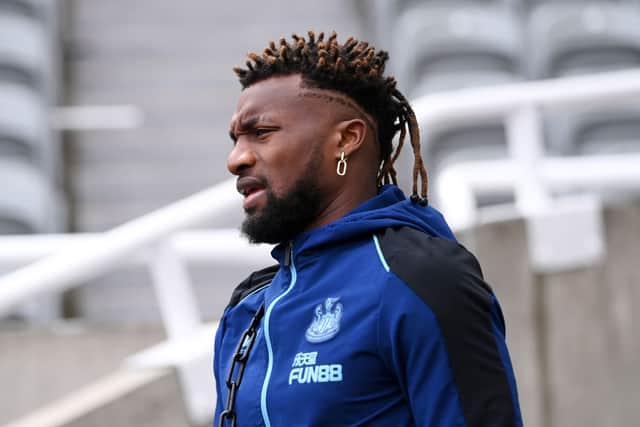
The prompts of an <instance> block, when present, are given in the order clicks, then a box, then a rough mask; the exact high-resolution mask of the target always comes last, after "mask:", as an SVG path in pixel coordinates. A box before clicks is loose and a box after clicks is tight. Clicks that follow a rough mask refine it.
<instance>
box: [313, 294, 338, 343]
mask: <svg viewBox="0 0 640 427" xmlns="http://www.w3.org/2000/svg"><path fill="white" fill-rule="evenodd" d="M339 300H340V298H327V299H326V300H325V302H324V304H318V305H317V306H316V309H315V314H314V318H313V321H312V322H311V325H309V327H308V328H307V332H306V333H305V337H306V338H307V341H309V342H310V343H314V344H315V343H321V342H324V341H328V340H330V339H331V338H333V337H335V336H336V335H337V334H338V332H339V331H340V318H341V317H342V304H340V303H339V302H338V301H339Z"/></svg>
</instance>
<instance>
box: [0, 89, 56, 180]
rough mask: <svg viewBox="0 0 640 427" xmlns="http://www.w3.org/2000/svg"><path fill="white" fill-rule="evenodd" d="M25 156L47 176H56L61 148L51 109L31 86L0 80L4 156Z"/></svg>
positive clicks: (0, 152)
mask: <svg viewBox="0 0 640 427" xmlns="http://www.w3.org/2000/svg"><path fill="white" fill-rule="evenodd" d="M1 156H11V157H22V158H23V159H25V158H26V159H29V160H30V161H32V162H33V163H34V164H35V165H37V166H38V167H39V168H40V169H41V170H42V171H43V172H44V173H45V174H46V175H47V176H50V177H54V176H55V175H56V164H57V160H58V159H57V157H58V149H57V147H54V146H53V143H52V140H51V134H50V131H49V122H48V116H47V109H46V107H45V105H44V103H43V100H42V97H41V96H39V95H38V94H37V93H36V92H34V91H33V90H32V89H30V88H29V87H26V86H23V85H19V84H15V83H3V82H2V81H0V157H1Z"/></svg>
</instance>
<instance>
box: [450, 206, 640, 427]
mask: <svg viewBox="0 0 640 427" xmlns="http://www.w3.org/2000/svg"><path fill="white" fill-rule="evenodd" d="M604 224H605V232H606V247H607V259H606V260H605V262H604V264H603V265H593V266H590V267H589V268H584V269H579V270H575V271H568V272H563V273H559V274H552V275H534V274H532V272H531V270H530V268H529V266H528V263H527V249H526V241H525V225H524V222H523V221H512V222H507V223H500V224H491V225H485V226H482V227H480V228H478V229H477V230H474V231H473V232H470V233H467V234H466V235H464V236H461V237H462V240H463V241H465V242H467V244H468V246H469V247H470V248H472V249H473V250H474V251H475V253H476V255H477V256H478V258H479V259H480V262H481V264H482V266H483V269H484V272H485V276H486V277H487V278H488V281H489V282H490V283H491V284H492V286H493V287H494V289H495V291H496V293H497V294H498V297H499V299H500V301H501V304H502V308H503V311H504V315H505V318H506V320H507V341H508V344H509V347H510V351H511V355H512V358H513V364H514V367H515V370H516V374H517V378H518V383H519V390H520V399H521V405H522V410H523V414H524V417H525V424H526V425H527V426H534V427H536V426H539V427H543V426H544V427H571V426H581V427H605V426H611V427H613V426H629V425H637V407H638V405H640V368H638V366H640V329H639V328H638V326H640V322H639V320H640V315H638V313H640V271H639V270H638V268H637V267H638V262H639V261H640V243H639V242H640V203H638V202H636V203H627V204H619V205H615V206H609V207H607V208H606V210H605V212H604ZM575 243H576V244H577V245H579V244H580V242H575ZM634 326H635V327H634Z"/></svg>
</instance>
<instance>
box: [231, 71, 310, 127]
mask: <svg viewBox="0 0 640 427" xmlns="http://www.w3.org/2000/svg"><path fill="white" fill-rule="evenodd" d="M300 83H301V77H300V76H299V75H297V74H295V75H287V76H277V77H270V78H268V79H266V80H262V81H260V82H257V83H254V84H253V85H251V86H249V87H248V88H246V89H245V90H243V91H242V93H241V95H240V97H239V98H238V103H237V105H236V111H235V113H234V114H233V117H232V122H236V121H237V120H240V119H243V118H246V117H248V116H255V115H264V114H268V115H269V116H272V115H279V114H281V113H284V114H286V115H291V114H296V113H299V112H300V111H301V109H308V108H310V105H308V103H303V99H302V98H301V97H299V96H298V95H299V94H300V92H301V89H300Z"/></svg>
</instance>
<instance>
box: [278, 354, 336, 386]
mask: <svg viewBox="0 0 640 427" xmlns="http://www.w3.org/2000/svg"><path fill="white" fill-rule="evenodd" d="M317 357H318V352H317V351H314V352H310V353H298V354H296V356H295V357H294V359H293V364H292V366H293V369H291V372H289V385H291V384H293V383H294V382H295V383H298V384H311V383H329V382H341V381H342V365H341V364H338V363H334V364H331V365H316V360H317Z"/></svg>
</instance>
